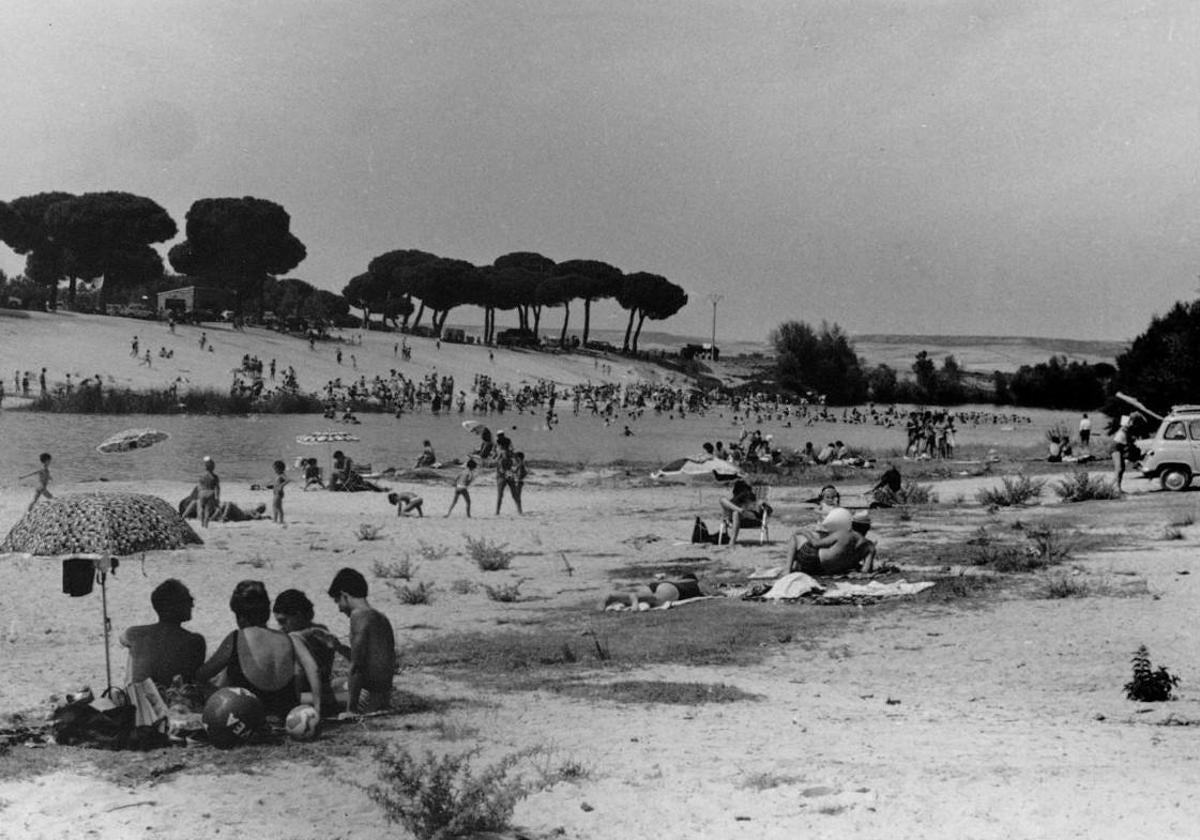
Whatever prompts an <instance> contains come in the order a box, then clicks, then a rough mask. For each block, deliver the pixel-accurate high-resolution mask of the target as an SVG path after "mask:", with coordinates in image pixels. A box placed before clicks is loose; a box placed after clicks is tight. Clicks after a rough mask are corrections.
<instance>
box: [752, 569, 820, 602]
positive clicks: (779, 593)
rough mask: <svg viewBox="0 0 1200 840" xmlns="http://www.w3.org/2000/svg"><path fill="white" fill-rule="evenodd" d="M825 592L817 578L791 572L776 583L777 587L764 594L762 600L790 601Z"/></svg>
mask: <svg viewBox="0 0 1200 840" xmlns="http://www.w3.org/2000/svg"><path fill="white" fill-rule="evenodd" d="M824 590H825V587H824V586H822V585H821V584H820V583H818V582H817V580H816V578H813V577H810V576H809V575H806V574H804V572H791V573H789V574H786V575H784V576H783V577H781V578H780V579H779V580H777V581H775V585H774V586H772V587H771V588H770V589H768V590H767V591H766V592H764V593H763V595H762V598H763V600H766V601H790V600H794V599H796V598H802V597H803V596H805V595H811V594H815V593H820V592H823V591H824Z"/></svg>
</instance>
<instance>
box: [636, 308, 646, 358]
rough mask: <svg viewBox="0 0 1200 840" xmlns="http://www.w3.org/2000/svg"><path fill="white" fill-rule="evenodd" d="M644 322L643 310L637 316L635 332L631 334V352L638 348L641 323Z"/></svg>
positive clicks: (644, 314)
mask: <svg viewBox="0 0 1200 840" xmlns="http://www.w3.org/2000/svg"><path fill="white" fill-rule="evenodd" d="M644 323H646V313H645V312H643V313H642V314H641V315H640V316H639V317H638V325H637V332H635V333H634V334H633V352H634V353H637V351H638V349H637V347H638V339H639V338H641V336H642V324H644Z"/></svg>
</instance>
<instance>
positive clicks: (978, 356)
mask: <svg viewBox="0 0 1200 840" xmlns="http://www.w3.org/2000/svg"><path fill="white" fill-rule="evenodd" d="M624 337H625V336H624V333H623V332H621V331H619V330H592V338H593V340H595V341H607V342H610V343H611V344H614V345H616V346H617V347H620V346H621V342H622V340H623V339H624ZM709 340H710V337H709V336H683V335H673V334H671V333H666V332H649V331H644V332H642V338H641V342H640V343H639V346H640V347H641V349H643V350H654V349H658V348H660V347H663V348H667V349H673V350H677V349H679V348H680V347H682V346H683V345H685V344H689V343H695V344H704V343H707V342H708V341H709ZM851 341H853V342H854V349H855V350H856V351H857V353H858V355H859V356H861V357H862V358H864V359H866V361H867V364H869V365H878V364H886V365H890V366H891V367H893V368H895V369H896V370H898V371H900V372H901V373H907V372H908V371H909V369H910V368H911V367H912V363H913V360H914V359H915V358H916V355H917V353H918V352H920V351H921V350H926V351H928V352H929V355H930V356H932V357H933V359H934V361H935V362H936V363H937V364H938V365H939V366H940V365H941V362H942V359H944V358H945V357H946V356H950V355H952V356H954V358H955V359H956V360H957V361H958V363H959V365H961V366H962V367H963V368H964V369H965V370H969V371H976V372H981V373H989V374H990V373H991V372H992V371H994V370H1001V371H1004V372H1005V373H1011V372H1013V371H1015V370H1016V369H1017V368H1019V367H1021V365H1035V364H1037V363H1039V362H1044V361H1046V360H1047V359H1048V358H1050V357H1051V356H1066V357H1067V359H1068V360H1070V361H1078V362H1086V363H1088V364H1095V363H1097V362H1109V363H1112V362H1114V361H1115V360H1116V358H1117V355H1118V354H1119V353H1121V352H1122V351H1124V350H1125V348H1126V347H1127V346H1128V345H1127V344H1126V343H1124V342H1120V341H1081V340H1076V339H1071V338H1041V337H1037V336H995V335H898V334H897V335H892V334H884V333H869V334H864V335H854V336H851ZM717 346H718V347H720V348H721V356H722V358H726V359H732V358H733V357H736V356H750V355H754V354H756V353H757V354H763V355H771V354H773V352H774V350H773V348H772V347H771V345H770V344H769V343H768V342H766V341H723V340H722V339H721V337H720V336H719V335H718V336H717Z"/></svg>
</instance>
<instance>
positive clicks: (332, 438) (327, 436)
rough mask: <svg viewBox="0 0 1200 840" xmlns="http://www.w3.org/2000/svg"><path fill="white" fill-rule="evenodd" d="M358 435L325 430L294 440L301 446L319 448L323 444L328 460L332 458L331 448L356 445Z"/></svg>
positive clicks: (300, 436)
mask: <svg viewBox="0 0 1200 840" xmlns="http://www.w3.org/2000/svg"><path fill="white" fill-rule="evenodd" d="M358 441H359V437H358V435H354V434H351V433H350V432H340V431H338V430H337V429H326V430H325V431H323V432H310V433H309V434H307V435H299V436H298V437H297V438H296V443H298V444H300V445H302V446H320V445H321V444H325V445H326V446H327V447H328V448H327V449H326V454H328V455H329V457H330V459H332V458H333V446H334V444H337V443H358Z"/></svg>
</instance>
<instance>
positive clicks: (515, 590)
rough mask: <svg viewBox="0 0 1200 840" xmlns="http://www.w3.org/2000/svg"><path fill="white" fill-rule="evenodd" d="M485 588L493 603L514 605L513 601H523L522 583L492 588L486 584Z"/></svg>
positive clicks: (505, 584)
mask: <svg viewBox="0 0 1200 840" xmlns="http://www.w3.org/2000/svg"><path fill="white" fill-rule="evenodd" d="M483 588H484V589H485V590H486V591H487V596H488V598H489V599H490V600H492V601H501V602H503V603H512V602H513V601H520V600H521V581H517V582H516V583H502V584H500V585H499V586H490V585H488V584H486V583H485V584H484V585H483Z"/></svg>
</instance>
